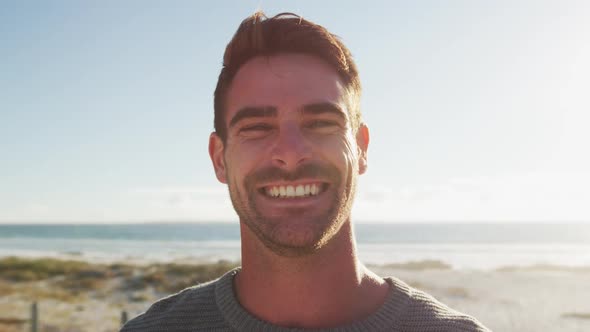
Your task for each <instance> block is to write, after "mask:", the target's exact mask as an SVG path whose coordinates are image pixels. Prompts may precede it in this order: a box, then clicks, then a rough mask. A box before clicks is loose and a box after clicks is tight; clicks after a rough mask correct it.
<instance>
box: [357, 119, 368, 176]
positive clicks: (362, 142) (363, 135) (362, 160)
mask: <svg viewBox="0 0 590 332" xmlns="http://www.w3.org/2000/svg"><path fill="white" fill-rule="evenodd" d="M369 140H370V137H369V127H367V125H366V124H364V123H361V124H360V126H359V128H358V130H357V133H356V145H357V147H358V153H359V159H358V162H359V174H364V173H365V172H366V171H367V151H368V148H369Z"/></svg>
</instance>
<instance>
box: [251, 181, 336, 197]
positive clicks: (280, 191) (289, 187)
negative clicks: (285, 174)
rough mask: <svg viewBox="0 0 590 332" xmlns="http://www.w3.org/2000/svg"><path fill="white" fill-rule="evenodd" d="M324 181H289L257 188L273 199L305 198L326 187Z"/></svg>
mask: <svg viewBox="0 0 590 332" xmlns="http://www.w3.org/2000/svg"><path fill="white" fill-rule="evenodd" d="M328 186H329V184H328V183H325V182H307V183H292V184H291V183H290V184H280V185H278V184H277V185H274V184H272V185H267V186H264V187H262V188H260V189H259V192H260V193H261V194H263V195H264V196H266V197H269V198H273V199H287V198H305V197H312V196H317V195H319V194H321V193H323V192H325V191H326V190H327V189H328Z"/></svg>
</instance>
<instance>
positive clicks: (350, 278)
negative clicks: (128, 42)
mask: <svg viewBox="0 0 590 332" xmlns="http://www.w3.org/2000/svg"><path fill="white" fill-rule="evenodd" d="M360 93H361V86H360V80H359V76H358V72H357V69H356V66H355V64H354V62H353V60H352V57H351V55H350V52H349V51H348V49H347V48H346V47H345V46H344V44H342V42H341V41H340V40H339V39H338V38H337V37H335V36H334V35H332V34H330V33H329V32H328V31H327V30H326V29H325V28H323V27H321V26H319V25H316V24H314V23H311V22H309V21H307V20H304V19H303V18H301V17H298V16H296V15H293V14H279V15H277V16H275V17H272V18H268V19H267V18H266V17H265V16H264V14H262V13H260V12H259V13H255V14H254V15H253V16H251V17H248V18H247V19H245V20H244V21H243V22H242V24H241V25H240V27H239V28H238V31H237V32H236V34H235V35H234V37H233V39H232V40H231V42H230V43H229V44H228V46H227V48H226V51H225V55H224V61H223V69H222V70H221V74H220V75H219V81H218V83H217V88H216V90H215V100H214V104H215V105H214V107H215V132H214V133H212V134H211V136H210V140H209V154H210V157H211V160H212V162H213V167H214V170H215V174H216V176H217V179H218V180H219V181H220V182H222V183H225V184H227V185H228V188H229V193H230V196H231V200H232V203H233V206H234V208H235V210H236V212H237V214H238V216H239V218H240V232H241V239H242V267H241V268H239V269H235V270H232V271H230V272H228V273H227V274H225V275H224V276H222V277H221V278H220V279H218V280H215V281H212V282H209V283H206V284H202V285H199V286H195V287H192V288H188V289H186V290H184V291H182V292H180V293H178V294H175V295H172V296H170V297H168V298H165V299H162V300H160V301H158V302H157V303H155V304H154V305H153V306H152V307H151V308H150V309H149V310H148V311H147V312H146V313H144V314H142V315H140V316H139V317H137V318H135V319H133V320H132V321H130V322H129V323H127V324H126V325H125V326H124V328H123V331H294V330H298V331H304V330H307V329H310V330H311V329H316V330H317V329H320V330H333V331H488V330H487V329H486V328H485V327H483V326H482V325H481V324H480V323H479V322H478V321H477V320H475V319H474V318H472V317H469V316H466V315H464V314H461V313H458V312H456V311H453V310H451V309H449V308H448V307H446V306H444V305H443V304H441V303H439V302H437V301H436V300H435V299H434V298H432V297H431V296H429V295H427V294H425V293H423V292H420V291H418V290H415V289H413V288H411V287H409V286H408V285H406V284H405V283H403V282H402V281H400V280H398V279H395V278H386V279H383V278H380V277H378V276H377V275H375V274H374V273H372V272H371V271H369V270H368V269H367V268H365V267H364V266H363V265H362V264H361V263H360V262H359V261H358V259H357V255H356V247H355V240H354V234H353V227H352V224H351V220H350V210H351V207H352V202H353V197H354V193H355V191H356V183H357V177H358V175H359V174H363V173H364V172H365V171H366V169H367V147H368V145H369V130H368V128H367V126H366V125H365V124H364V123H363V122H362V120H361V115H360V109H359V108H360V106H359V105H360Z"/></svg>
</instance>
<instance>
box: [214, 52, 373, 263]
mask: <svg viewBox="0 0 590 332" xmlns="http://www.w3.org/2000/svg"><path fill="white" fill-rule="evenodd" d="M349 98H350V94H349V93H348V91H347V90H346V88H345V86H344V85H343V84H342V82H341V80H340V78H339V76H338V73H337V72H336V71H335V70H334V69H332V68H331V67H330V66H329V65H328V64H326V63H325V62H323V61H322V60H320V59H318V58H316V57H313V56H308V55H299V54H282V55H276V56H271V57H255V58H253V59H251V60H250V61H248V62H246V63H245V64H244V65H243V66H242V67H241V68H240V70H239V71H238V72H237V74H236V76H235V77H234V79H233V82H232V84H231V86H230V89H229V91H228V94H227V98H226V104H225V105H226V110H225V111H226V116H225V119H226V126H227V140H226V142H225V144H224V143H223V142H222V140H221V139H220V138H219V137H218V136H217V135H216V134H215V133H213V134H212V135H211V139H210V142H209V152H210V155H211V159H212V161H213V165H214V167H215V171H216V175H217V178H218V179H219V180H220V181H221V182H223V183H227V184H228V187H229V192H230V196H231V199H232V203H233V206H234V208H235V210H236V212H237V213H238V216H239V217H240V221H241V222H242V223H244V224H245V225H246V226H247V227H248V229H249V230H250V231H251V232H252V233H253V234H255V235H256V237H257V238H258V240H259V241H260V242H262V243H263V244H264V245H265V246H266V247H267V248H269V249H271V250H272V251H273V252H275V253H277V254H279V255H282V256H300V255H305V254H310V253H313V252H315V251H317V250H319V249H320V248H321V247H323V246H324V245H325V244H326V243H328V242H329V240H330V239H331V238H333V237H334V235H335V234H336V233H337V232H338V230H339V229H340V227H341V226H342V224H343V223H345V222H349V218H350V209H351V206H352V201H353V196H354V192H355V187H356V178H357V176H358V174H360V173H363V172H364V171H365V168H366V150H367V145H368V139H369V137H368V130H367V128H366V127H365V126H364V125H361V126H359V127H358V128H353V124H352V122H351V116H350V110H349V109H348V106H347V105H352V104H353V103H351V102H350V100H349Z"/></svg>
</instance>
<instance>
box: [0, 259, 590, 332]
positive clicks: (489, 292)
mask: <svg viewBox="0 0 590 332" xmlns="http://www.w3.org/2000/svg"><path fill="white" fill-rule="evenodd" d="M73 256H74V257H71V258H72V259H67V260H65V259H56V258H23V257H4V258H0V331H15V332H16V331H22V330H23V328H26V327H25V326H26V325H27V324H28V318H29V315H30V306H31V304H32V303H33V302H37V303H38V308H39V324H40V327H41V331H72V332H73V331H100V332H103V331H104V332H107V331H109V332H110V331H118V328H119V326H120V324H121V315H122V313H123V312H126V314H127V316H128V318H133V317H134V316H136V315H137V314H139V313H141V312H143V311H145V310H146V309H147V308H148V307H149V305H150V304H151V303H153V302H154V301H156V300H157V299H159V298H162V297H164V296H166V295H169V294H172V293H175V292H177V291H179V290H181V289H183V288H186V287H189V286H192V285H196V284H199V283H202V282H205V281H208V280H212V279H215V278H217V277H219V276H220V275H222V274H223V273H225V272H226V271H228V270H230V269H232V268H234V267H236V266H238V265H239V262H230V261H218V262H213V263H202V262H197V264H194V263H192V262H190V261H176V262H168V263H147V262H143V263H141V264H136V263H128V262H110V263H97V262H88V261H84V260H83V259H79V258H80V257H76V256H75V255H73ZM369 267H370V268H371V269H372V270H373V271H375V272H376V273H377V274H379V275H382V276H395V277H397V278H399V279H401V280H403V281H405V282H406V283H408V284H410V285H412V286H414V287H416V288H418V289H422V290H424V291H426V292H428V293H430V294H432V295H433V296H435V297H436V298H438V299H439V300H441V301H442V302H444V303H446V304H448V305H449V306H451V307H453V308H455V309H457V310H459V311H463V312H466V313H468V314H471V315H473V316H475V317H477V318H478V319H479V320H481V321H482V322H483V323H484V324H485V325H487V326H489V327H490V328H492V329H493V330H497V331H537V330H548V331H549V330H555V331H557V330H559V331H581V330H590V303H589V302H588V301H587V299H588V298H590V287H588V280H590V267H567V266H553V265H537V266H521V267H519V266H506V267H502V268H499V269H495V270H492V271H482V270H457V269H453V268H452V266H450V265H449V264H446V263H445V262H442V261H438V260H425V261H412V262H404V263H395V264H387V265H371V266H369ZM88 326H91V328H90V329H89V328H88Z"/></svg>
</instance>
